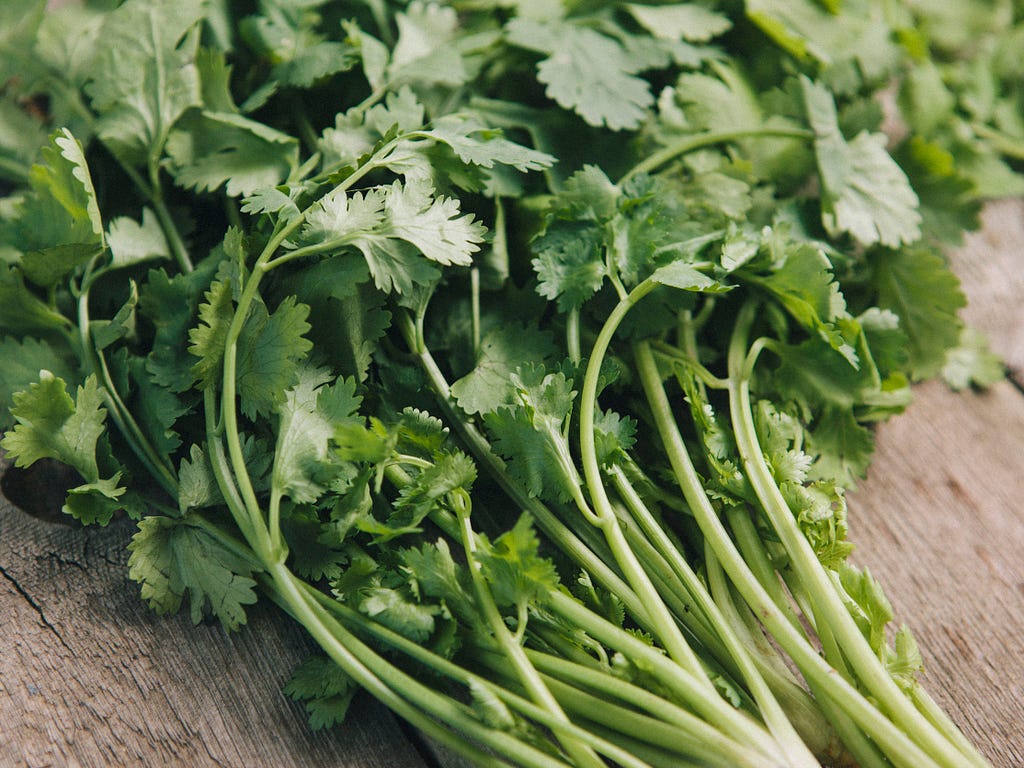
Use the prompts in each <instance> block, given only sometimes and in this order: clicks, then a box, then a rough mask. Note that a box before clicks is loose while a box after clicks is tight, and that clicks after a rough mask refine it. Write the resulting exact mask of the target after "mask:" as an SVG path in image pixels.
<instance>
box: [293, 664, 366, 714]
mask: <svg viewBox="0 0 1024 768" xmlns="http://www.w3.org/2000/svg"><path fill="white" fill-rule="evenodd" d="M358 692H359V686H358V685H356V683H355V681H354V680H353V679H352V678H351V677H349V676H348V675H347V674H345V672H344V671H343V670H342V669H341V667H339V666H338V665H337V664H335V663H334V662H333V661H331V660H330V659H328V658H326V657H322V656H313V657H311V658H309V659H307V660H306V661H305V662H303V664H302V666H300V667H299V668H298V669H296V670H295V672H293V673H292V678H291V680H289V681H288V684H287V685H285V687H284V693H285V694H286V695H287V696H290V697H292V698H293V699H295V700H296V701H301V702H305V705H306V713H307V714H308V715H309V725H310V727H311V728H312V729H313V730H314V731H318V730H321V729H322V728H330V727H331V726H333V725H340V724H341V723H342V722H343V721H344V720H345V715H346V714H348V709H349V706H350V705H351V704H352V699H353V697H354V696H355V695H356V693H358Z"/></svg>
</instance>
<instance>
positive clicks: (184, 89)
mask: <svg viewBox="0 0 1024 768" xmlns="http://www.w3.org/2000/svg"><path fill="white" fill-rule="evenodd" d="M204 12H205V8H204V3H203V2H202V0H129V1H128V2H126V3H124V4H123V5H122V6H121V7H120V8H118V9H117V10H116V11H112V12H110V13H109V14H108V15H107V18H106V20H105V22H104V24H103V29H102V37H103V40H104V45H103V46H101V47H100V48H99V52H98V54H97V56H96V59H95V61H94V62H93V64H92V67H91V74H92V79H91V81H90V83H89V85H88V87H87V91H88V93H89V96H90V97H91V98H92V105H93V108H94V109H95V110H96V111H97V112H99V115H100V117H99V124H98V129H99V134H100V138H102V139H103V141H104V142H105V143H106V144H107V146H109V147H110V148H111V150H112V151H113V152H114V154H116V155H118V156H120V157H122V158H124V159H125V160H126V161H128V162H131V163H138V162H141V161H143V160H145V159H146V158H147V157H150V156H155V155H156V154H157V153H159V152H160V151H161V150H162V148H163V145H164V142H165V141H166V140H167V136H168V134H169V132H170V130H171V128H172V127H173V126H174V124H175V123H176V122H177V120H178V118H180V117H181V116H182V114H184V112H185V111H186V110H187V109H188V108H189V107H193V106H198V105H199V103H200V90H199V75H198V72H197V70H196V66H195V57H196V50H197V45H198V42H199V36H198V34H196V31H197V24H198V23H199V21H200V19H202V18H203V14H204Z"/></svg>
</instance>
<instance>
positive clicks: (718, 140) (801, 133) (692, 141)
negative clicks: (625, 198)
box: [619, 127, 814, 184]
mask: <svg viewBox="0 0 1024 768" xmlns="http://www.w3.org/2000/svg"><path fill="white" fill-rule="evenodd" d="M813 138H814V133H813V132H812V131H808V130H805V129H803V128H768V127H761V128H749V129H746V130H740V131H712V132H710V133H698V134H695V135H692V136H686V137H684V138H682V139H680V140H679V141H677V142H676V143H674V144H669V145H668V146H667V147H663V148H661V149H659V150H658V151H656V152H652V153H651V154H649V155H648V156H647V157H645V158H644V159H643V160H641V161H640V162H639V163H637V164H636V165H634V166H633V167H632V168H630V169H629V171H627V172H626V175H625V176H623V177H622V178H621V179H619V183H620V184H621V183H622V182H624V181H627V180H629V179H631V178H633V177H634V176H638V175H640V174H642V173H650V172H651V171H654V170H657V169H658V168H660V167H661V166H663V165H665V164H666V163H668V162H669V161H671V160H674V159H675V158H677V157H679V156H680V155H685V154H687V153H688V152H693V151H694V150H695V149H703V148H704V147H712V146H714V145H715V144H727V143H729V142H733V141H740V140H742V139H801V140H804V141H806V140H809V139H813Z"/></svg>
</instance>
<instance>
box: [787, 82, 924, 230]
mask: <svg viewBox="0 0 1024 768" xmlns="http://www.w3.org/2000/svg"><path fill="white" fill-rule="evenodd" d="M800 84H801V88H802V89H803V99H804V105H805V107H806V109H807V116H808V120H809V121H810V123H811V128H812V129H813V130H814V135H815V139H814V148H815V156H816V157H817V161H818V173H819V175H820V178H821V186H822V193H821V215H822V223H823V224H824V225H825V229H826V230H827V231H828V232H829V234H831V235H833V236H835V235H838V234H839V233H841V232H848V233H849V234H850V235H852V236H853V237H854V238H855V239H856V240H857V241H858V242H860V243H862V244H864V245H873V244H875V243H880V244H882V245H887V246H890V247H892V248H896V247H898V246H899V245H900V244H903V243H912V242H914V241H915V240H917V239H919V238H920V237H921V214H920V212H919V211H918V204H919V201H918V197H917V195H916V194H915V192H914V190H913V188H911V186H910V182H909V181H908V180H907V177H906V174H905V173H904V172H903V171H902V170H901V169H900V167H899V166H898V165H897V164H896V162H895V161H894V160H893V159H892V157H891V156H890V155H889V153H888V152H886V151H885V145H886V141H887V139H886V137H885V136H884V135H882V134H871V133H867V132H861V133H859V134H858V135H857V136H856V137H855V138H854V139H853V140H852V141H849V142H848V141H847V140H846V139H845V138H844V137H843V135H842V133H841V132H840V130H839V123H838V120H837V117H836V108H835V103H834V101H833V97H832V94H831V93H830V92H829V91H828V90H827V89H826V88H825V87H824V86H822V85H820V84H817V83H814V82H812V81H811V80H810V79H808V78H806V77H804V78H801V80H800Z"/></svg>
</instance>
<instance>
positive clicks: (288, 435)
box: [273, 366, 362, 504]
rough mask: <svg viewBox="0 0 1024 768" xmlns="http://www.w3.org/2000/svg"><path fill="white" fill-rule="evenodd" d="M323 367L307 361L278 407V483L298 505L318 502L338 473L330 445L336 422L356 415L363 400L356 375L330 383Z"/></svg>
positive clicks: (277, 485)
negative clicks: (331, 461)
mask: <svg viewBox="0 0 1024 768" xmlns="http://www.w3.org/2000/svg"><path fill="white" fill-rule="evenodd" d="M330 380H331V377H330V375H329V374H328V373H327V372H326V371H325V370H323V369H319V368H310V367H308V366H303V367H300V368H299V371H298V382H297V383H296V384H295V385H294V386H293V387H291V388H290V389H289V390H288V391H287V392H286V393H285V397H284V400H283V401H282V402H281V403H280V404H279V405H278V406H277V413H278V416H279V422H278V432H277V446H276V448H275V450H274V473H273V483H274V487H276V488H278V489H279V490H280V491H282V492H283V493H284V494H285V495H287V496H289V497H290V498H291V499H293V500H294V501H295V502H297V503H299V504H308V503H312V502H314V501H316V500H317V499H318V498H319V497H320V495H321V494H323V493H324V491H325V490H326V486H325V482H326V481H328V480H329V479H330V476H331V475H332V474H334V472H333V471H332V468H331V467H329V466H327V460H328V457H329V455H330V454H329V452H328V446H329V443H330V441H331V438H332V437H333V436H334V432H335V429H336V428H337V426H338V425H339V424H340V423H342V422H345V421H348V420H349V419H351V418H352V416H353V414H355V413H356V411H357V410H358V408H359V404H360V402H361V401H362V398H361V397H357V396H356V394H355V390H356V386H355V382H354V381H353V380H352V379H346V380H339V381H337V382H335V383H330Z"/></svg>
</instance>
